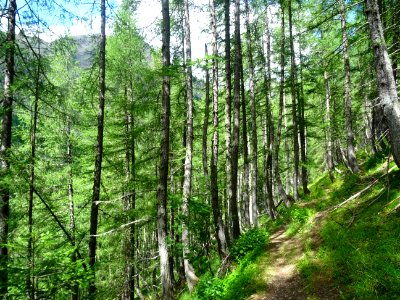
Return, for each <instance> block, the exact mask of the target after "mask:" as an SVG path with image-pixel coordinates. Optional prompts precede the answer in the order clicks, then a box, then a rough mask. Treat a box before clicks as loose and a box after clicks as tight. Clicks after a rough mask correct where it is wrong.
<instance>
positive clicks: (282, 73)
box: [274, 4, 294, 207]
mask: <svg viewBox="0 0 400 300" xmlns="http://www.w3.org/2000/svg"><path fill="white" fill-rule="evenodd" d="M281 14H282V18H281V49H280V65H281V69H280V82H279V111H278V126H277V131H276V138H275V145H274V148H275V149H274V169H275V170H274V172H275V181H276V185H277V188H278V192H279V195H280V197H281V199H282V200H283V202H284V203H285V205H286V207H290V206H291V205H292V203H293V201H294V199H293V198H292V197H291V196H290V195H289V194H288V192H287V191H286V190H285V189H284V187H283V184H282V179H281V171H280V168H279V148H280V144H281V134H282V118H283V112H284V111H286V109H285V107H284V106H285V103H284V97H285V9H284V7H283V5H282V4H281ZM285 119H286V116H285ZM285 123H286V120H285ZM285 129H286V125H285ZM285 144H287V138H286V137H285Z"/></svg>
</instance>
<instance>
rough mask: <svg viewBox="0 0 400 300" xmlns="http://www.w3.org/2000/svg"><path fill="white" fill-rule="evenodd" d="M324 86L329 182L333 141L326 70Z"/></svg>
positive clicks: (331, 176)
mask: <svg viewBox="0 0 400 300" xmlns="http://www.w3.org/2000/svg"><path fill="white" fill-rule="evenodd" d="M324 87H325V126H326V129H325V137H326V165H327V167H328V174H329V178H330V180H331V182H333V181H334V180H335V177H334V175H333V168H334V164H333V154H332V153H333V143H332V120H331V89H330V87H329V76H328V72H327V71H324Z"/></svg>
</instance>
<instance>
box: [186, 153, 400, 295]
mask: <svg viewBox="0 0 400 300" xmlns="http://www.w3.org/2000/svg"><path fill="white" fill-rule="evenodd" d="M310 190H311V194H310V195H309V196H307V197H303V198H302V200H301V201H299V202H298V203H297V204H296V205H294V206H293V207H291V208H290V209H286V208H284V207H280V209H279V210H280V211H279V213H280V217H279V218H278V219H277V220H275V221H271V220H269V219H268V218H266V217H264V219H263V218H262V219H261V222H260V224H261V225H260V228H259V229H253V230H250V231H249V232H247V233H245V234H243V235H242V236H241V237H240V239H239V243H238V244H237V245H236V246H235V247H236V248H235V249H236V250H235V249H232V250H235V251H231V256H232V257H233V264H232V268H231V272H229V273H228V274H227V275H226V276H225V277H224V278H219V277H217V276H211V275H208V276H206V277H202V278H201V280H200V283H199V285H198V287H197V291H196V292H195V293H194V294H193V295H191V296H189V295H187V297H185V298H182V299H207V300H209V299H229V300H230V299H234V300H239V299H251V300H261V299H295V300H298V299H400V251H399V249H400V226H399V224H400V171H399V170H398V168H397V167H395V165H394V163H393V162H391V163H389V164H388V162H387V158H386V157H385V156H383V155H380V156H379V155H378V156H375V157H372V158H369V159H367V160H366V161H364V163H363V164H362V171H361V172H360V174H351V173H349V172H348V171H346V170H344V169H342V170H338V172H337V173H336V178H335V180H334V182H333V183H332V182H331V181H330V179H329V177H328V176H327V175H325V176H321V177H320V178H319V179H317V180H315V181H314V182H313V183H312V184H311V185H310ZM264 236H269V239H265V241H267V240H268V243H267V244H265V243H264V242H260V237H264ZM257 245H259V246H257ZM242 253H243V255H241V254H242ZM246 253H247V254H246ZM238 254H240V255H238ZM235 266H236V267H235Z"/></svg>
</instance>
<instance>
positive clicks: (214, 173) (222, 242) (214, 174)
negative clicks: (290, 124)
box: [210, 0, 228, 259]
mask: <svg viewBox="0 0 400 300" xmlns="http://www.w3.org/2000/svg"><path fill="white" fill-rule="evenodd" d="M215 5H216V4H215V1H214V0H211V1H210V10H211V30H212V37H213V40H212V52H213V60H212V61H213V63H212V64H213V66H212V80H213V94H212V115H213V122H212V123H213V135H212V142H211V168H210V170H211V178H210V180H211V203H212V210H213V216H214V225H215V231H216V239H217V243H218V252H219V256H220V258H221V259H225V258H226V256H227V254H228V252H227V245H226V237H225V232H224V225H223V222H222V215H221V208H220V204H219V197H218V139H219V136H218V121H219V119H218V60H217V57H218V49H217V24H216V22H217V18H216V14H215V13H216V12H215Z"/></svg>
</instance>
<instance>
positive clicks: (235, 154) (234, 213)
mask: <svg viewBox="0 0 400 300" xmlns="http://www.w3.org/2000/svg"><path fill="white" fill-rule="evenodd" d="M240 56H241V54H240V0H235V64H234V76H235V77H234V83H233V135H232V197H231V198H230V199H229V208H230V214H231V221H232V239H233V240H235V239H237V238H238V237H239V235H240V227H239V214H238V205H237V199H238V197H237V186H238V185H237V183H238V160H239V118H240V116H239V114H240Z"/></svg>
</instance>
